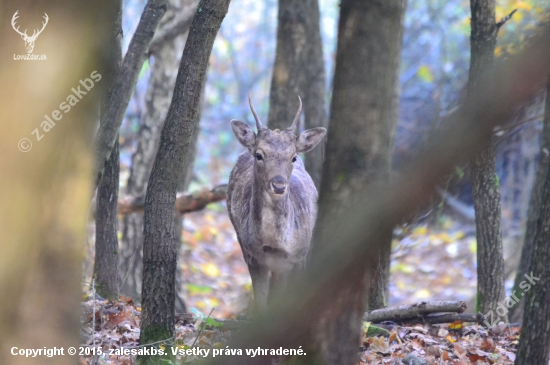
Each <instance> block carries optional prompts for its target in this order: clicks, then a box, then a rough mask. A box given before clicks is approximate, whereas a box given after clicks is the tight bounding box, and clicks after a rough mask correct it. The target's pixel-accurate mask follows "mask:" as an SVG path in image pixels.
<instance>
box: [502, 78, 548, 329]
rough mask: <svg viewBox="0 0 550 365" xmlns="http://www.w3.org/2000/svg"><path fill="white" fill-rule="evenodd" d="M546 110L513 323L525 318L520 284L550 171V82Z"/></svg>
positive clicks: (515, 291)
mask: <svg viewBox="0 0 550 365" xmlns="http://www.w3.org/2000/svg"><path fill="white" fill-rule="evenodd" d="M544 108H545V114H544V119H543V122H542V134H541V140H540V153H539V161H538V166H537V173H536V177H535V182H534V184H533V189H532V190H531V198H530V199H529V210H528V212H527V223H526V229H525V238H524V241H523V248H522V250H521V259H520V262H519V267H518V271H517V274H516V279H515V281H514V288H513V293H514V294H516V296H517V297H518V298H520V301H519V302H518V303H516V304H515V305H514V306H513V307H512V308H511V309H510V321H511V322H519V321H520V320H521V318H522V317H523V311H524V307H525V297H522V296H521V292H522V290H521V288H520V284H521V283H522V282H524V281H525V275H526V274H529V266H530V265H531V260H532V257H533V249H534V242H535V233H536V230H537V224H538V222H539V219H540V214H541V206H542V201H541V196H542V190H543V188H544V182H545V181H546V174H547V173H548V171H549V170H550V80H549V81H548V85H547V87H546V103H545V106H544Z"/></svg>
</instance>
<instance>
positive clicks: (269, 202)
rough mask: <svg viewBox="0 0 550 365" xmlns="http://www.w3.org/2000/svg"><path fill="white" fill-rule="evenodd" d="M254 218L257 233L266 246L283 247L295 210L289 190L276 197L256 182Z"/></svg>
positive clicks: (253, 194) (253, 195)
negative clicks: (292, 209) (292, 207)
mask: <svg viewBox="0 0 550 365" xmlns="http://www.w3.org/2000/svg"><path fill="white" fill-rule="evenodd" d="M251 204H252V207H251V208H252V219H253V220H254V227H255V230H256V235H257V237H258V238H259V240H260V241H261V243H262V245H264V246H272V247H274V248H282V247H281V246H282V244H283V242H284V241H285V240H286V237H287V235H288V232H289V231H290V229H289V228H291V227H289V222H292V219H293V212H292V211H291V209H290V198H289V196H288V192H287V193H286V194H284V195H283V196H280V197H274V196H272V195H271V194H269V193H268V192H267V191H265V190H264V189H262V188H261V185H259V184H255V185H254V187H253V192H252V202H251Z"/></svg>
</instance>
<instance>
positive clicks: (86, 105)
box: [0, 0, 116, 365]
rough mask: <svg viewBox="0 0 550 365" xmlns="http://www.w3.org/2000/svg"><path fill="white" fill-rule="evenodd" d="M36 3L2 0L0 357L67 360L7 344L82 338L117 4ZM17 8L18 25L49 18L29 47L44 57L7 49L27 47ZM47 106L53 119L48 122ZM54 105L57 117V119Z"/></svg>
mask: <svg viewBox="0 0 550 365" xmlns="http://www.w3.org/2000/svg"><path fill="white" fill-rule="evenodd" d="M38 5H39V4H38V3H36V2H32V1H18V2H4V3H2V11H0V24H2V25H3V26H2V27H0V39H2V45H1V46H0V47H1V48H2V54H4V55H10V57H1V58H0V120H2V121H3V125H4V129H3V131H2V133H1V134H0V150H1V152H0V155H1V156H2V157H1V158H0V171H1V173H0V187H1V188H0V202H1V203H0V217H2V218H1V219H0V231H1V232H2V238H1V242H2V253H1V254H0V292H1V293H2V299H1V300H0V353H2V359H1V360H0V362H1V363H2V364H5V365H14V364H17V365H31V364H36V365H38V364H40V365H69V364H71V365H72V364H74V363H75V358H74V357H72V356H56V357H46V356H38V357H25V356H11V355H10V349H11V348H12V347H14V346H15V347H19V348H34V349H43V348H54V347H57V348H58V349H59V348H65V349H66V348H68V347H70V346H73V347H76V348H78V346H79V344H80V343H81V340H82V339H81V337H80V333H81V332H80V329H81V322H80V315H81V307H80V303H81V300H82V291H81V290H82V260H83V257H82V254H83V252H84V242H86V238H87V228H86V227H87V219H88V215H89V202H90V195H91V185H92V184H91V179H90V176H91V173H92V168H93V166H92V163H93V159H92V158H93V148H92V139H93V135H94V132H95V129H96V127H97V123H98V120H97V119H98V118H97V116H98V112H99V105H100V103H101V101H102V100H103V99H104V93H103V91H106V89H107V88H106V86H107V83H108V81H107V80H106V79H105V77H106V76H103V75H104V74H105V75H107V74H108V69H109V65H108V60H109V54H108V50H109V49H110V47H109V45H110V44H111V41H110V39H111V37H112V34H111V32H110V30H111V29H112V25H113V23H112V20H113V17H111V16H109V15H110V14H113V15H114V14H116V8H115V6H114V5H115V4H114V2H112V1H105V0H98V1H94V2H76V1H66V0H51V1H48V2H47V3H42V4H40V6H38ZM16 11H18V12H19V16H20V18H19V19H18V25H20V26H21V27H22V30H24V29H25V28H27V27H29V28H30V27H31V26H32V24H37V25H41V21H44V19H43V18H42V17H43V16H44V13H45V12H46V13H47V15H48V17H49V19H50V21H49V23H48V25H47V27H46V28H45V31H44V32H43V33H42V34H41V35H40V37H39V38H38V41H37V42H36V45H35V48H34V53H35V54H46V55H47V61H43V62H40V61H28V62H25V61H16V60H14V59H13V58H12V57H11V55H12V54H16V55H20V54H26V52H25V47H24V45H25V43H24V42H23V40H22V39H21V37H19V36H17V34H16V33H15V32H14V30H13V29H12V27H11V26H10V25H9V24H10V21H11V19H12V17H13V15H14V13H15V12H16ZM69 15H70V16H69ZM24 24H25V25H24ZM31 33H32V30H31V29H29V31H28V32H27V34H31ZM94 71H96V72H97V73H96V74H94V75H95V76H96V77H95V81H96V82H94V87H93V89H90V90H85V88H83V87H82V85H81V84H80V82H79V80H84V79H86V78H90V75H91V73H93V72H94ZM97 75H102V77H101V79H99V80H98V77H97ZM90 80H91V78H90ZM25 85H32V86H31V89H29V87H27V86H25ZM79 87H80V90H82V91H85V92H86V95H82V98H81V99H80V100H78V105H77V106H75V107H73V108H71V110H70V112H69V113H63V111H61V110H60V109H59V105H60V103H61V102H64V101H66V100H67V97H68V95H71V96H72V97H73V98H76V97H75V96H74V95H73V94H72V93H71V89H72V88H75V89H77V88H79ZM57 113H60V114H57ZM45 115H46V116H49V118H50V119H51V120H52V121H54V122H55V125H52V124H51V123H50V125H49V127H50V128H51V129H49V132H48V131H46V129H47V128H45V126H46V125H47V123H49V122H48V120H47V119H46V118H45ZM53 115H56V116H59V115H61V116H62V118H61V120H59V121H56V120H55V118H52V116H53ZM33 130H36V132H35V133H34V134H32V131H33ZM37 134H38V136H37ZM39 136H40V139H39V140H38V138H39ZM23 138H25V140H22V139H23ZM31 144H32V145H31ZM18 146H19V148H18ZM65 353H66V352H65Z"/></svg>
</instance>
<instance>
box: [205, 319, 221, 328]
mask: <svg viewBox="0 0 550 365" xmlns="http://www.w3.org/2000/svg"><path fill="white" fill-rule="evenodd" d="M204 325H205V326H210V327H223V323H222V322H218V321H216V320H215V319H214V318H212V317H208V318H207V319H206V321H205V322H204Z"/></svg>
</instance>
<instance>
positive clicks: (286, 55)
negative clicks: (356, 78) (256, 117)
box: [268, 0, 327, 188]
mask: <svg viewBox="0 0 550 365" xmlns="http://www.w3.org/2000/svg"><path fill="white" fill-rule="evenodd" d="M319 19H320V14H319V4H318V0H279V12H278V23H277V50H276V53H275V63H274V65H273V77H272V79H271V92H270V96H269V116H268V125H269V127H270V128H271V129H280V130H284V129H286V128H288V127H289V126H290V123H291V122H292V120H293V119H294V115H295V114H296V110H297V109H298V95H300V96H301V97H302V99H303V102H304V114H305V125H306V128H314V127H326V126H327V116H326V92H325V87H326V85H325V83H326V80H325V66H324V61H323V43H322V40H321V33H320V27H319ZM323 153H324V145H321V146H319V147H317V148H316V149H315V150H313V151H311V152H310V153H309V154H308V155H307V156H306V157H305V160H306V168H307V170H308V172H309V174H310V175H311V177H312V179H313V181H314V182H315V185H316V186H317V188H319V186H320V181H321V174H322V165H323Z"/></svg>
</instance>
